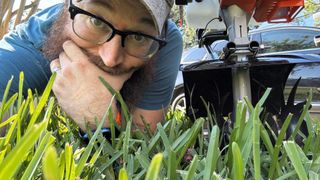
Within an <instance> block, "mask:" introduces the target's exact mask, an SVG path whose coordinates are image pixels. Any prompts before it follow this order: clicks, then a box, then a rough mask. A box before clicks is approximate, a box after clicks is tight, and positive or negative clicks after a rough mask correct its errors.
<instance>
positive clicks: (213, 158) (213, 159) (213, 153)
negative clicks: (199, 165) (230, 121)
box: [204, 126, 220, 179]
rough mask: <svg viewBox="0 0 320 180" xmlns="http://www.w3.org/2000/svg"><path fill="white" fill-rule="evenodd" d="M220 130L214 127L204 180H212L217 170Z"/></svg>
mask: <svg viewBox="0 0 320 180" xmlns="http://www.w3.org/2000/svg"><path fill="white" fill-rule="evenodd" d="M219 134H220V132H219V128H218V126H214V127H213V128H212V130H211V135H210V141H209V147H208V153H207V157H206V165H205V168H204V179H210V178H211V175H212V173H213V172H214V171H215V170H216V167H217V161H218V158H219V155H220V152H219Z"/></svg>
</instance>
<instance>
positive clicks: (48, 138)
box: [21, 132, 59, 180]
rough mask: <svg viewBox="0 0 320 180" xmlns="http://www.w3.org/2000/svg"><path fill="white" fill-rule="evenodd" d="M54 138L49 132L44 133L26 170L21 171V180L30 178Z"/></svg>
mask: <svg viewBox="0 0 320 180" xmlns="http://www.w3.org/2000/svg"><path fill="white" fill-rule="evenodd" d="M54 140H55V138H54V137H53V136H52V135H51V133H49V132H47V133H46V135H45V136H44V137H43V139H42V141H41V142H40V145H39V146H38V147H37V149H36V152H35V153H34V155H33V157H32V160H31V161H30V163H29V164H28V167H27V168H26V170H25V171H24V173H23V176H22V177H21V180H27V179H28V180H30V179H31V178H32V176H33V174H34V173H35V171H36V169H37V167H38V165H39V163H40V161H41V158H42V156H43V154H44V153H45V152H47V149H48V148H49V146H51V145H52V144H53V142H54ZM50 166H51V165H50ZM52 166H54V164H52ZM54 168H55V167H54ZM57 174H59V173H57Z"/></svg>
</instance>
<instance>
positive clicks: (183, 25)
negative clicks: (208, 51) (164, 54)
mask: <svg viewBox="0 0 320 180" xmlns="http://www.w3.org/2000/svg"><path fill="white" fill-rule="evenodd" d="M181 8H182V12H181ZM185 8H186V6H176V5H174V6H173V8H172V13H171V17H172V20H173V21H174V22H175V23H176V24H177V26H178V27H179V29H180V32H181V33H182V37H183V48H184V49H186V48H189V47H192V46H194V45H196V44H197V39H196V34H195V32H196V30H195V29H194V28H191V27H190V26H188V24H187V21H186V13H185V12H186V11H185ZM181 16H182V17H181ZM181 18H182V19H181Z"/></svg>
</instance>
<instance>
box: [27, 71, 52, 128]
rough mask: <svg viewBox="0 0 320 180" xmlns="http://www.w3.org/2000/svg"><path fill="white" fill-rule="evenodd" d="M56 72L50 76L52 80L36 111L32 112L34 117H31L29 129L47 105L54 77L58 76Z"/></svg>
mask: <svg viewBox="0 0 320 180" xmlns="http://www.w3.org/2000/svg"><path fill="white" fill-rule="evenodd" d="M56 75H57V74H56V73H53V75H52V76H51V77H50V80H49V82H48V84H47V87H46V88H45V90H44V92H43V94H42V96H41V99H40V101H39V104H38V105H37V107H36V109H35V111H34V113H33V114H32V117H31V120H30V122H29V124H28V127H27V129H29V128H30V127H31V126H33V124H34V123H35V122H36V120H37V119H38V117H39V115H40V113H41V112H42V110H43V108H44V106H45V105H46V102H47V100H48V98H49V95H50V92H51V88H52V85H53V83H54V79H55V77H56Z"/></svg>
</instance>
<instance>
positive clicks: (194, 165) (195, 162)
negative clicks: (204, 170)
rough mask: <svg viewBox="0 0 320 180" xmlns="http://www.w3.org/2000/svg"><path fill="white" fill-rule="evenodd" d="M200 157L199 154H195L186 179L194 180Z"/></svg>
mask: <svg viewBox="0 0 320 180" xmlns="http://www.w3.org/2000/svg"><path fill="white" fill-rule="evenodd" d="M198 162H199V158H198V155H195V156H194V157H193V159H192V161H191V164H190V167H189V170H188V173H187V176H186V177H185V180H193V179H194V177H195V174H196V170H197V166H198Z"/></svg>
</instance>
